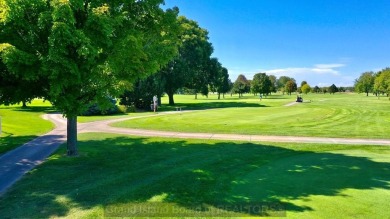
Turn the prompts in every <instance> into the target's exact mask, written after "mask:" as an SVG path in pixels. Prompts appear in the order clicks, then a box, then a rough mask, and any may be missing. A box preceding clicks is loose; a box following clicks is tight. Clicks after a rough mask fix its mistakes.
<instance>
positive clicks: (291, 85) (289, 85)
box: [285, 80, 297, 95]
mask: <svg viewBox="0 0 390 219" xmlns="http://www.w3.org/2000/svg"><path fill="white" fill-rule="evenodd" d="M296 90H297V84H296V83H295V81H294V80H289V81H287V83H286V85H285V91H286V92H287V93H288V94H289V95H291V93H292V92H294V91H296Z"/></svg>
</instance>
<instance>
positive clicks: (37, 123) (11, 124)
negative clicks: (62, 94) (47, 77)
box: [0, 100, 54, 154]
mask: <svg viewBox="0 0 390 219" xmlns="http://www.w3.org/2000/svg"><path fill="white" fill-rule="evenodd" d="M51 111H52V107H51V105H50V103H48V102H43V101H42V100H34V101H33V102H32V103H31V104H28V107H27V108H22V107H21V106H20V105H12V106H2V105H0V117H1V126H2V133H1V135H0V154H2V153H4V152H6V151H9V150H11V149H13V148H15V147H17V146H20V145H22V144H24V143H26V142H28V141H30V140H32V139H34V138H36V137H38V136H39V135H42V134H44V133H46V132H48V131H50V130H51V129H53V128H54V125H53V124H52V123H51V122H49V121H46V120H44V119H42V118H41V117H40V116H41V115H42V114H44V113H47V112H51Z"/></svg>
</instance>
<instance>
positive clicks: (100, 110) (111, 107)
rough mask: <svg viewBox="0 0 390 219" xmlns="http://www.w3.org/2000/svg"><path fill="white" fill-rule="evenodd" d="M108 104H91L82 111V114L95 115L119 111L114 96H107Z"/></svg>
mask: <svg viewBox="0 0 390 219" xmlns="http://www.w3.org/2000/svg"><path fill="white" fill-rule="evenodd" d="M109 99H110V100H109V104H108V105H107V106H104V107H101V106H99V105H98V104H97V103H95V104H92V105H91V106H90V107H89V108H88V110H87V111H85V112H84V113H82V115H83V116H96V115H112V114H116V113H118V112H119V108H118V106H117V105H116V100H115V99H114V98H109Z"/></svg>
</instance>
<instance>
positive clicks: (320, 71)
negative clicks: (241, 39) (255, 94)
mask: <svg viewBox="0 0 390 219" xmlns="http://www.w3.org/2000/svg"><path fill="white" fill-rule="evenodd" d="M265 72H266V73H267V74H271V75H272V74H273V75H275V76H283V75H285V76H289V77H295V76H302V75H324V74H330V75H339V72H338V71H337V70H334V69H332V68H281V69H272V70H268V71H265Z"/></svg>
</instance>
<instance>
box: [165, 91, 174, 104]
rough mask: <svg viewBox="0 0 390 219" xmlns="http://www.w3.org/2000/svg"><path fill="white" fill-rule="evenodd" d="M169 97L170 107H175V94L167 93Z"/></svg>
mask: <svg viewBox="0 0 390 219" xmlns="http://www.w3.org/2000/svg"><path fill="white" fill-rule="evenodd" d="M167 94H168V97H169V105H171V106H173V105H175V101H174V100H173V92H172V93H167Z"/></svg>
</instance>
